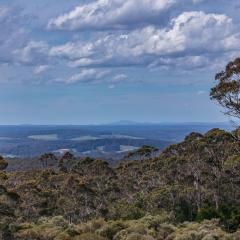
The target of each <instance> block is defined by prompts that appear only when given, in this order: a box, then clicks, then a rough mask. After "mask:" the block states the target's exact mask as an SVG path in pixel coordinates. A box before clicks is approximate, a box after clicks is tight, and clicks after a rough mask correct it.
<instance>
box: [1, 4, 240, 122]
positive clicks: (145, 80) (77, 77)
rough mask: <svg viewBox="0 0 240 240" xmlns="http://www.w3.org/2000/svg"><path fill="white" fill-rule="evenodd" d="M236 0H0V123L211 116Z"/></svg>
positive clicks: (239, 21) (234, 35)
mask: <svg viewBox="0 0 240 240" xmlns="http://www.w3.org/2000/svg"><path fill="white" fill-rule="evenodd" d="M239 10H240V2H239V0H98V1H89V0H41V1H34V0H31V1H30V0H11V1H9V0H0V111H1V115H0V116H1V117H0V124H100V123H108V122H115V121H119V120H131V121H137V122H221V121H227V120H229V119H228V118H226V117H225V116H224V115H223V114H222V112H221V111H222V109H220V108H219V107H218V106H217V105H216V104H214V103H212V102H211V101H210V99H209V91H210V89H211V87H212V86H213V85H214V84H215V81H214V76H215V74H216V73H217V72H219V71H221V70H223V69H224V66H225V65H226V64H227V63H228V62H229V61H230V60H233V59H234V58H236V57H238V56H239V55H240V17H239Z"/></svg>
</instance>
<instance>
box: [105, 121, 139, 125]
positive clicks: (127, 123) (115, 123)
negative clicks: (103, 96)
mask: <svg viewBox="0 0 240 240" xmlns="http://www.w3.org/2000/svg"><path fill="white" fill-rule="evenodd" d="M139 124H142V123H139V122H135V121H130V120H120V121H116V122H112V123H108V124H106V125H111V126H126V125H139Z"/></svg>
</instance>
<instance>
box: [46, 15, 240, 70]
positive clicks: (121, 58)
mask: <svg viewBox="0 0 240 240" xmlns="http://www.w3.org/2000/svg"><path fill="white" fill-rule="evenodd" d="M123 36H124V37H123ZM237 50H240V34H239V32H238V28H237V27H236V26H234V24H233V21H232V19H231V18H229V17H227V16H226V15H224V14H206V13H204V12H201V11H200V12H197V11H194V12H184V13H182V14H181V15H179V16H178V17H176V18H174V19H172V21H171V24H170V26H169V27H167V28H159V27H156V26H148V27H144V28H142V29H138V30H134V31H131V32H129V33H127V34H124V35H123V34H118V33H115V34H110V35H104V36H103V37H100V38H98V39H96V40H92V41H90V42H88V43H83V42H71V43H67V44H65V45H61V46H57V47H54V48H52V49H51V50H50V54H51V55H52V56H55V57H64V58H67V59H69V60H70V64H69V65H70V66H72V67H86V66H88V67H96V66H108V67H114V66H131V65H148V66H151V65H152V66H159V65H163V66H167V65H169V66H175V67H181V68H184V67H185V68H189V69H191V68H201V67H204V66H206V65H208V64H211V62H210V60H209V59H214V58H218V57H221V56H222V55H224V54H226V52H231V51H237Z"/></svg>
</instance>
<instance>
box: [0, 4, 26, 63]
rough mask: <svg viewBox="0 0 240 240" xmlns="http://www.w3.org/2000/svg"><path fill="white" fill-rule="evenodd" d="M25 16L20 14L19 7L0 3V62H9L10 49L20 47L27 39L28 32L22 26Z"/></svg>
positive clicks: (10, 57) (10, 60)
mask: <svg viewBox="0 0 240 240" xmlns="http://www.w3.org/2000/svg"><path fill="white" fill-rule="evenodd" d="M26 21H27V18H26V17H25V16H23V15H21V10H20V9H19V8H10V7H7V6H1V5H0V26H1V28H0V62H1V63H11V62H12V61H13V56H12V51H13V50H14V49H17V48H19V47H22V46H23V45H24V43H25V41H26V40H27V36H28V32H27V30H26V29H25V28H24V27H23V24H22V23H23V22H26Z"/></svg>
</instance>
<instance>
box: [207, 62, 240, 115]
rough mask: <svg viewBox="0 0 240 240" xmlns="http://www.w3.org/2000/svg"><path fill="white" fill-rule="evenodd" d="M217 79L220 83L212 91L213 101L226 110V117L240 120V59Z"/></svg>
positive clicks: (219, 74)
mask: <svg viewBox="0 0 240 240" xmlns="http://www.w3.org/2000/svg"><path fill="white" fill-rule="evenodd" d="M215 79H216V81H218V83H217V85H216V86H215V87H213V88H212V89H211V92H210V97H211V99H212V100H214V101H217V102H218V103H219V104H220V105H221V106H222V107H223V108H225V114H226V115H229V116H233V117H237V118H240V58H236V59H235V60H234V61H231V62H229V63H228V64H227V66H226V68H225V70H224V71H222V72H220V73H217V74H216V76H215Z"/></svg>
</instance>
